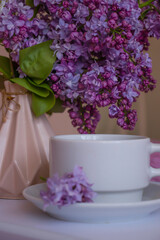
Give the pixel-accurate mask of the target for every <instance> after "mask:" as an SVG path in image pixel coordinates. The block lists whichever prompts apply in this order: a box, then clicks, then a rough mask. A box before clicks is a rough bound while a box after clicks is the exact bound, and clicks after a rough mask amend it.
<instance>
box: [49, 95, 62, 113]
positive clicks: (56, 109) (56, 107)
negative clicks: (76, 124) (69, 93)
mask: <svg viewBox="0 0 160 240" xmlns="http://www.w3.org/2000/svg"><path fill="white" fill-rule="evenodd" d="M65 109H66V108H65V107H63V105H62V101H61V100H60V99H58V98H57V99H56V103H55V105H54V107H53V108H52V109H51V110H50V111H48V112H47V113H48V114H49V115H51V114H52V113H53V112H54V113H63V112H64V111H65Z"/></svg>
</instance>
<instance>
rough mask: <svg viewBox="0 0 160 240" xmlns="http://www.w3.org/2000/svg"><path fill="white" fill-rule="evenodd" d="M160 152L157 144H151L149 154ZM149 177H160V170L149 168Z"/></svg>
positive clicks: (159, 145)
mask: <svg viewBox="0 0 160 240" xmlns="http://www.w3.org/2000/svg"><path fill="white" fill-rule="evenodd" d="M154 152H160V144H159V143H151V152H150V153H154ZM150 176H151V178H152V177H158V176H160V168H153V167H150Z"/></svg>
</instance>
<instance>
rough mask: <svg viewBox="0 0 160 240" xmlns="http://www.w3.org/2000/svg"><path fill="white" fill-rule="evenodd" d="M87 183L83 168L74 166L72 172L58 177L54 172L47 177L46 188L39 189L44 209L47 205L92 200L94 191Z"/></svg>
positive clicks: (61, 204)
mask: <svg viewBox="0 0 160 240" xmlns="http://www.w3.org/2000/svg"><path fill="white" fill-rule="evenodd" d="M91 186H92V184H89V183H88V179H87V178H86V175H85V173H84V172H83V168H82V167H80V166H75V168H74V170H73V172H71V173H66V174H65V175H64V176H62V177H59V176H58V174H55V175H54V176H53V177H52V178H48V179H47V190H46V191H41V192H40V195H41V197H42V199H43V201H44V209H45V208H46V207H48V206H49V205H55V206H58V207H62V206H65V205H70V204H75V203H81V202H92V201H93V198H94V197H95V196H96V193H95V192H93V190H92V188H91Z"/></svg>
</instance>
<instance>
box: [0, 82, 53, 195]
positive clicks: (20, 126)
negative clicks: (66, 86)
mask: <svg viewBox="0 0 160 240" xmlns="http://www.w3.org/2000/svg"><path fill="white" fill-rule="evenodd" d="M5 89H6V93H13V95H11V98H12V99H11V100H10V99H9V106H8V107H6V105H5V104H4V98H3V111H4V110H5V119H6V121H5V122H4V121H3V119H4V114H3V116H2V107H1V110H0V198H9V199H21V198H23V197H22V191H23V189H24V188H26V187H27V186H29V185H32V184H36V183H39V182H40V181H41V180H40V177H44V178H46V177H48V172H49V164H48V156H49V147H48V146H49V138H50V136H53V135H54V134H53V130H52V128H51V126H50V124H49V122H48V120H47V118H46V116H45V115H42V116H41V117H38V118H36V117H35V116H34V115H33V113H32V110H31V108H30V94H27V93H26V94H18V95H14V93H20V92H24V89H23V88H21V87H20V86H18V85H16V84H13V83H11V82H9V81H6V82H5ZM6 96H7V95H6ZM3 97H4V96H3ZM6 100H7V99H6ZM0 101H1V102H0V106H2V94H1V95H0ZM7 101H8V100H7Z"/></svg>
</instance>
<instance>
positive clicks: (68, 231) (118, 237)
mask: <svg viewBox="0 0 160 240" xmlns="http://www.w3.org/2000/svg"><path fill="white" fill-rule="evenodd" d="M85 239H86V240H87V239H88V240H160V210H158V211H156V212H155V213H153V214H151V215H149V216H147V217H146V218H143V219H139V220H136V221H130V222H121V223H106V224H88V223H87V224H86V223H73V222H64V221H60V220H56V219H54V218H51V217H50V216H48V215H46V214H45V213H43V212H42V211H41V210H39V209H37V208H36V207H35V206H33V205H32V204H31V203H30V202H28V201H27V200H2V199H1V200H0V240H85Z"/></svg>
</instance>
